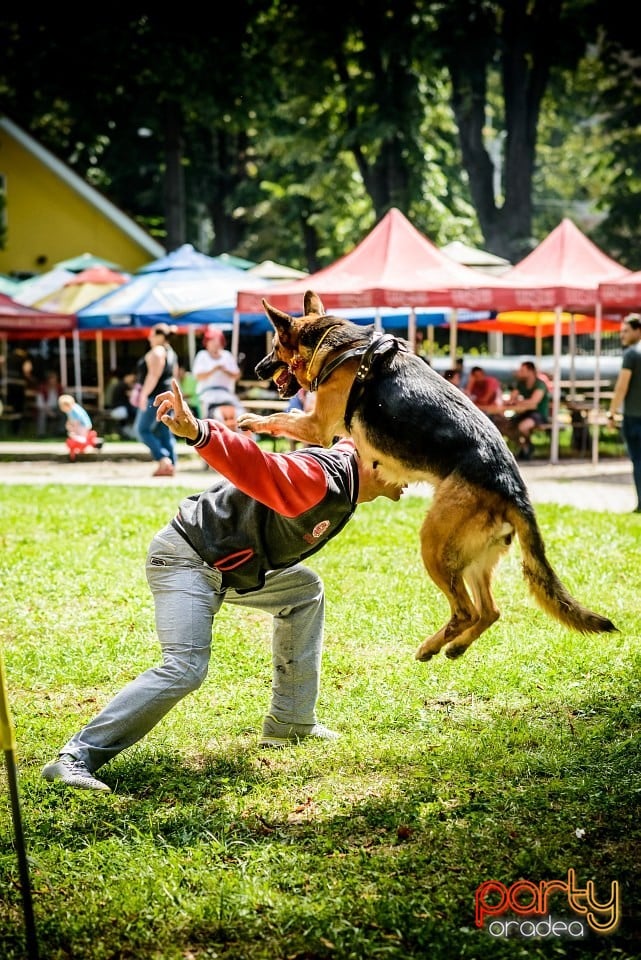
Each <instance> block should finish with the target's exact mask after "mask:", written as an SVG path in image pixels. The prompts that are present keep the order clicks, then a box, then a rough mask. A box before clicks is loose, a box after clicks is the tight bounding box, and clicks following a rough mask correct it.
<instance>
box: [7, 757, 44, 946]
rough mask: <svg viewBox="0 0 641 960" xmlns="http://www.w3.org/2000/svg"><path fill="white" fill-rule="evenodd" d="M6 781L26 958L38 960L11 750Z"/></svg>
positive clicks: (13, 760) (14, 767)
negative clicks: (18, 874)
mask: <svg viewBox="0 0 641 960" xmlns="http://www.w3.org/2000/svg"><path fill="white" fill-rule="evenodd" d="M4 757H5V763H6V767H7V780H8V781H9V795H10V797H11V816H12V817H13V832H14V835H15V841H16V853H17V855H18V869H19V872H20V890H21V892H22V912H23V914H24V923H25V932H26V936H27V956H28V957H29V960H38V938H37V936H36V923H35V919H34V916H33V902H32V899H31V881H30V879H29V862H28V860H27V851H26V848H25V843H24V833H23V831H22V816H21V813H20V794H19V790H18V770H17V766H16V759H15V755H14V752H13V750H5V752H4Z"/></svg>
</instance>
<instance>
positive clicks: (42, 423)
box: [36, 370, 64, 437]
mask: <svg viewBox="0 0 641 960" xmlns="http://www.w3.org/2000/svg"><path fill="white" fill-rule="evenodd" d="M61 396H62V384H61V383H60V380H59V379H58V374H57V373H56V371H55V370H49V371H47V374H46V376H45V379H44V381H43V382H42V383H41V384H40V385H39V387H38V389H37V391H36V434H37V436H39V437H46V436H49V435H50V434H52V433H53V435H54V436H57V435H58V434H59V433H61V432H62V431H63V430H64V425H63V424H64V418H63V417H62V414H61V412H60V408H59V406H58V399H59V398H60V397H61Z"/></svg>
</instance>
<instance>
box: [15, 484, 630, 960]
mask: <svg viewBox="0 0 641 960" xmlns="http://www.w3.org/2000/svg"><path fill="white" fill-rule="evenodd" d="M180 498H181V492H180V491H179V490H176V489H171V490H168V489H158V490H156V489H153V490H151V489H149V488H145V489H139V488H130V489H127V488H115V487H112V488H99V487H80V486H79V487H72V488H63V487H60V486H53V485H52V486H42V487H32V486H12V487H5V488H2V489H0V572H1V576H2V581H1V582H2V602H1V603H0V643H1V646H2V653H3V657H4V662H5V671H6V674H7V678H8V686H9V700H10V706H11V711H12V715H13V720H14V723H15V728H16V740H17V757H18V767H19V780H20V793H21V807H22V819H23V828H24V834H25V839H26V844H27V849H28V854H29V862H30V875H31V886H32V891H33V902H34V911H35V918H36V926H37V933H38V942H39V948H40V955H41V957H42V958H47V960H49V958H52V960H62V958H65V960H67V958H69V960H71V958H73V960H107V958H122V960H124V958H152V960H179V958H180V960H204V958H224V960H229V958H234V960H235V958H242V960H245V958H247V960H281V958H282V960H286V958H287V960H316V958H318V960H320V958H335V960H347V958H363V960H366V958H367V960H370V958H374V960H378V958H380V960H390V958H391V960H405V958H417V960H418V958H420V960H432V958H433V960H450V958H452V960H453V958H470V960H472V958H473V960H485V958H510V960H512V958H515V960H516V958H528V960H531V958H548V957H554V958H559V957H567V958H584V957H585V958H587V957H590V958H593V957H596V958H601V960H606V958H607V960H611V958H618V960H633V958H637V957H638V956H640V955H641V934H640V929H641V909H640V894H641V886H640V877H641V828H640V826H639V809H640V807H639V800H640V798H641V786H640V776H639V774H640V767H641V746H640V741H639V731H640V728H641V648H640V644H639V640H640V635H641V604H640V602H639V580H640V556H639V547H640V544H641V523H639V522H638V521H637V518H636V517H629V516H625V515H608V514H606V513H598V514H597V513H590V512H587V511H577V510H574V509H571V508H567V507H563V508H562V507H556V506H552V505H550V506H548V505H542V506H540V507H538V508H537V515H538V517H539V522H540V526H541V528H542V531H543V534H544V537H545V540H546V544H547V549H548V555H549V557H550V559H551V561H552V563H553V565H554V566H555V568H556V570H557V572H558V573H559V575H560V576H561V577H562V579H563V580H564V581H565V582H566V584H567V585H568V586H569V587H570V588H571V590H572V592H573V593H574V594H575V596H577V597H578V598H579V599H580V600H581V601H582V602H583V603H585V604H586V605H588V606H590V607H592V608H593V609H596V610H598V611H599V612H601V613H603V614H606V615H607V616H609V617H611V619H613V620H614V622H615V623H616V624H617V626H618V627H619V629H620V633H618V634H615V635H611V636H589V637H583V636H580V635H577V634H572V633H569V632H568V631H567V630H565V629H563V628H562V627H561V626H560V625H558V624H557V623H556V622H554V621H551V620H550V619H549V618H548V617H546V616H545V615H544V614H543V613H542V612H540V611H539V610H538V608H537V607H536V606H535V605H534V604H533V602H532V600H531V599H530V597H529V595H528V592H527V588H526V585H525V583H524V581H523V579H522V576H521V573H520V552H519V548H518V544H516V545H515V547H514V548H513V550H512V552H511V553H510V555H509V556H508V558H506V560H505V561H504V562H503V564H502V565H501V567H500V569H499V573H498V577H497V581H496V591H495V592H496V596H497V600H498V603H499V606H500V608H501V610H502V618H501V619H500V620H499V622H498V623H497V624H496V625H495V626H493V627H492V628H491V629H490V630H489V631H488V632H487V633H486V634H484V636H483V637H482V638H481V639H479V640H478V641H477V642H476V643H475V644H474V645H473V647H472V648H471V649H470V650H469V651H468V653H467V654H466V655H465V656H464V657H463V658H461V659H460V660H456V661H449V660H447V659H446V658H445V657H443V656H442V655H441V656H439V657H437V658H435V659H433V660H432V661H430V662H429V663H426V664H422V663H418V662H417V661H415V660H414V651H415V649H416V647H417V646H418V644H419V643H420V642H421V641H422V640H423V639H424V638H425V637H426V636H428V635H430V634H431V633H433V632H434V631H435V630H436V629H437V628H438V627H440V626H441V625H442V624H443V623H444V622H445V620H446V618H447V613H448V611H447V608H446V603H445V601H444V599H443V597H442V596H441V594H440V593H439V592H438V591H437V590H436V588H435V587H434V586H433V584H432V583H431V581H429V579H428V578H427V576H426V574H425V572H424V570H423V567H422V563H421V560H420V556H419V546H418V530H419V527H420V524H421V522H422V518H423V515H424V513H425V508H426V501H425V500H424V499H422V498H421V497H419V496H409V497H408V496H406V497H404V498H403V500H402V501H401V502H400V503H399V504H393V503H390V502H388V501H383V500H379V501H376V502H374V503H371V504H364V505H362V506H361V507H359V508H358V511H357V513H356V516H355V517H354V519H353V520H352V521H351V523H350V524H349V525H348V527H347V529H346V530H345V532H344V533H343V534H341V535H340V536H339V537H338V538H337V539H336V540H335V541H333V542H332V543H331V544H330V545H329V546H328V547H327V548H326V549H325V550H324V551H322V552H321V553H319V554H318V555H316V556H315V557H314V558H312V560H311V561H310V565H312V566H313V567H314V568H315V569H317V570H319V571H320V572H321V574H322V576H323V578H324V581H325V586H326V593H327V624H326V641H325V654H324V663H323V680H322V689H321V698H320V703H319V717H320V719H321V720H322V721H323V722H325V723H327V724H328V725H330V726H331V727H333V728H334V729H336V730H338V731H340V733H341V739H340V740H339V741H338V742H337V743H336V744H331V745H325V746H324V745H322V744H318V743H316V744H313V743H303V744H301V745H300V746H298V747H295V748H291V749H287V750H285V751H266V750H259V749H258V746H257V744H258V736H259V732H260V725H261V720H262V716H263V713H264V712H265V709H266V706H267V704H268V700H269V687H270V677H271V662H270V622H269V619H268V618H266V617H262V616H261V615H258V614H256V613H255V612H251V611H243V610H241V609H238V608H229V609H226V608H225V607H223V610H222V612H221V615H220V616H219V617H218V618H217V622H216V625H215V633H214V639H213V645H212V658H211V665H210V672H209V677H208V679H207V681H206V682H205V684H204V685H203V687H202V688H201V689H200V690H199V691H198V692H197V693H196V694H194V695H192V696H191V697H188V698H187V699H185V700H184V701H183V702H182V703H181V704H180V705H179V706H178V707H177V708H176V709H175V710H174V711H172V712H171V713H170V714H169V715H168V716H167V717H166V718H165V720H164V721H163V722H162V723H161V724H160V725H159V726H158V727H156V728H155V729H154V730H153V731H152V732H151V734H150V735H149V736H148V737H146V738H145V739H144V740H143V741H141V742H140V743H139V744H138V745H136V746H135V747H134V748H132V749H131V750H129V751H126V752H125V753H123V754H121V755H120V756H119V757H118V758H117V759H116V760H114V761H113V762H112V763H110V764H108V765H106V766H105V767H103V768H102V771H101V774H100V775H101V777H102V778H103V779H104V780H105V781H106V782H107V783H109V785H110V786H111V787H112V789H113V793H112V794H109V795H105V794H99V795H97V794H93V793H89V792H85V791H79V790H70V789H68V788H64V787H63V786H61V785H59V784H49V783H46V782H45V781H44V780H42V778H41V777H40V770H41V767H42V765H43V764H44V763H45V762H47V761H48V760H50V759H51V758H53V757H54V756H55V755H56V753H57V750H58V748H59V747H60V746H61V745H62V744H63V743H64V742H65V741H66V740H67V739H68V737H69V736H70V735H71V734H72V733H74V732H75V731H76V730H77V729H79V728H80V726H82V725H83V724H84V723H85V722H86V721H87V720H89V719H90V718H91V717H92V716H93V715H94V714H95V713H96V712H97V710H98V709H99V708H101V707H102V706H103V705H104V704H105V703H106V702H107V700H108V698H109V697H110V696H112V695H113V694H114V693H115V692H116V691H118V690H119V689H120V688H121V687H122V686H123V685H124V684H125V683H127V681H129V680H130V679H131V678H133V677H134V676H135V675H136V674H138V673H139V672H140V671H142V670H144V669H146V668H147V667H149V666H151V665H153V664H154V663H156V662H157V661H158V655H159V648H158V644H157V641H156V638H155V632H154V624H153V612H152V603H151V595H150V593H149V590H148V587H147V584H146V581H145V576H144V558H145V554H146V550H147V546H148V543H149V541H150V539H151V537H152V536H153V534H154V533H155V532H156V531H157V530H158V529H159V528H160V527H161V526H163V525H164V524H165V523H166V522H167V521H168V520H169V518H170V517H171V516H172V515H173V514H174V512H175V510H176V508H177V505H178V503H179V501H180ZM489 881H496V884H495V885H494V886H493V887H488V886H487V884H488V882H489ZM549 881H556V888H554V889H548V888H547V887H546V886H545V884H546V882H549ZM590 884H591V886H590ZM483 885H486V886H483ZM608 901H610V904H609V905H608ZM480 906H484V907H485V912H483V911H481V915H480V916H479V912H478V908H479V907H480ZM599 926H600V927H601V931H602V932H597V930H596V928H597V927H599ZM24 942H25V940H24V922H23V915H22V902H21V896H20V883H19V873H18V862H17V857H16V851H15V847H14V836H13V825H12V819H11V808H10V803H9V797H8V791H7V778H6V775H5V770H4V767H3V769H2V771H0V957H2V958H3V960H17V958H22V957H25V956H26V953H25V945H24Z"/></svg>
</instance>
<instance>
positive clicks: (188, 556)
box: [60, 525, 325, 771]
mask: <svg viewBox="0 0 641 960" xmlns="http://www.w3.org/2000/svg"><path fill="white" fill-rule="evenodd" d="M146 574H147V582H148V583H149V586H150V588H151V592H152V594H153V597H154V604H155V611H156V630H157V633H158V638H159V640H160V647H161V650H162V663H161V664H160V665H159V666H157V667H151V668H150V669H149V670H145V671H144V673H141V674H140V675H139V676H138V677H136V679H135V680H132V681H131V683H128V684H127V686H126V687H124V688H123V689H122V690H121V691H120V693H117V694H116V696H115V697H114V698H113V700H111V702H110V703H108V704H107V706H106V707H104V709H103V710H101V712H100V713H99V714H98V715H97V716H96V717H95V718H94V719H93V720H91V721H90V722H89V723H88V724H87V726H86V727H84V728H83V729H82V730H81V731H80V732H79V733H77V734H76V735H75V736H73V737H72V738H71V740H69V741H68V743H66V744H65V746H64V747H63V748H62V750H61V751H60V752H61V753H69V754H71V755H72V756H74V757H76V758H77V759H78V760H83V761H84V762H85V763H86V765H87V767H88V768H89V770H91V771H94V770H97V769H98V768H99V767H101V766H102V765H103V763H106V762H107V761H108V760H111V758H112V757H115V756H116V755H117V754H118V753H120V752H121V751H122V750H125V749H126V748H127V747H130V746H131V745H132V744H133V743H136V742H137V741H138V740H140V739H141V738H142V737H144V736H145V734H146V733H148V732H149V731H150V730H151V729H152V727H154V726H155V725H156V724H157V723H158V722H159V721H160V720H161V719H162V718H163V717H164V716H165V714H166V713H168V712H169V710H171V708H172V707H173V706H174V705H175V704H177V703H178V702H179V701H180V700H182V699H183V697H185V696H186V695H187V694H188V693H191V692H192V691H193V690H197V689H198V687H200V685H201V684H202V683H203V681H204V679H205V677H206V676H207V670H208V666H209V657H210V653H211V643H212V629H213V623H214V617H215V615H216V613H217V612H218V610H219V609H220V606H221V604H222V603H223V602H225V603H237V604H240V605H242V606H245V607H252V608H254V609H257V610H263V611H265V612H267V613H270V614H271V615H272V616H273V618H274V619H273V632H272V662H273V668H272V696H271V705H270V707H269V710H268V713H270V714H273V716H275V717H276V719H278V720H281V721H283V722H286V723H303V724H313V723H316V701H317V699H318V692H319V685H320V669H321V654H322V645H323V626H324V621H325V596H324V591H323V584H322V581H321V579H320V577H319V576H318V575H317V574H316V573H314V572H313V571H312V570H310V569H309V568H308V567H305V566H302V565H301V564H297V565H296V566H293V567H287V568H286V569H285V570H278V571H272V572H270V573H269V574H268V575H267V578H266V580H265V585H264V587H262V588H261V589H260V590H255V591H254V592H252V593H243V594H239V593H237V592H236V591H235V590H232V589H227V590H225V589H221V585H220V581H221V576H220V574H219V573H218V571H216V570H212V569H211V567H209V566H207V565H206V564H204V563H203V561H202V559H201V558H200V557H199V556H198V554H197V553H196V552H195V551H194V550H192V548H191V547H190V546H189V545H188V544H187V542H186V541H185V540H183V538H182V537H181V536H180V534H179V533H177V532H176V531H175V530H174V529H173V527H172V526H170V525H168V526H167V527H165V528H164V529H163V530H161V531H160V533H158V534H157V535H156V536H155V537H154V539H153V540H152V542H151V544H150V547H149V552H148V554H147V563H146Z"/></svg>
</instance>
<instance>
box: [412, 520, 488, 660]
mask: <svg viewBox="0 0 641 960" xmlns="http://www.w3.org/2000/svg"><path fill="white" fill-rule="evenodd" d="M433 509H434V508H432V510H430V512H429V513H428V514H427V516H426V518H425V521H424V522H423V526H422V528H421V556H422V558H423V563H424V565H425V569H426V570H427V572H428V574H429V575H430V577H431V578H432V580H433V581H434V583H435V584H436V586H437V587H438V588H439V590H441V591H442V593H443V594H445V596H446V597H447V600H448V602H449V605H450V619H449V620H448V622H447V623H446V624H445V625H444V626H443V627H441V629H440V630H437V632H436V633H435V634H434V635H433V636H431V637H429V638H428V639H427V640H424V641H423V643H422V644H421V645H420V647H419V648H418V650H417V651H416V659H417V660H430V659H431V658H432V657H433V656H435V655H436V654H437V653H438V652H439V651H440V650H441V649H442V648H443V647H444V646H445V645H446V644H449V643H452V642H453V641H455V640H456V639H457V637H459V636H460V635H461V634H463V633H466V632H467V631H469V630H470V629H471V628H472V626H473V625H474V624H475V623H476V621H477V620H478V611H477V609H476V607H475V605H474V603H473V601H472V598H471V596H470V594H469V592H468V589H467V587H466V585H465V580H464V579H463V571H464V569H465V566H466V562H465V558H464V557H463V556H461V554H460V551H459V544H458V543H457V538H456V536H455V535H452V531H451V530H449V531H448V532H447V533H446V532H445V530H444V527H445V526H446V524H444V523H443V519H442V518H441V519H439V520H438V521H437V520H436V519H435V516H438V514H434V513H433ZM447 526H448V527H449V526H450V525H449V524H447Z"/></svg>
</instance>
